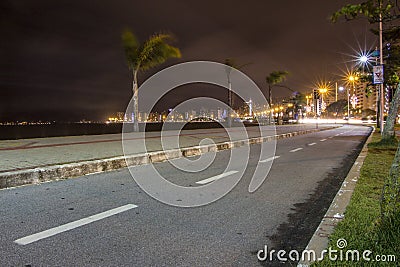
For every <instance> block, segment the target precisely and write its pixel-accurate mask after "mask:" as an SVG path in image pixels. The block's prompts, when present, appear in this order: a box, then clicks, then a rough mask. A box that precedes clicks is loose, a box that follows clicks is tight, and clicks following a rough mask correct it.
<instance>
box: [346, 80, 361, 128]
mask: <svg viewBox="0 0 400 267" xmlns="http://www.w3.org/2000/svg"><path fill="white" fill-rule="evenodd" d="M348 80H349V82H351V83H352V84H353V95H354V90H355V83H356V81H358V77H357V76H355V75H353V74H350V76H349V77H348ZM347 116H348V122H349V121H350V92H349V89H348V88H347Z"/></svg>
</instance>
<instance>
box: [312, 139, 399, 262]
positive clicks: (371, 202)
mask: <svg viewBox="0 0 400 267" xmlns="http://www.w3.org/2000/svg"><path fill="white" fill-rule="evenodd" d="M372 138H373V139H372V142H371V143H370V144H369V145H368V154H367V157H366V158H365V161H364V164H363V166H362V168H361V173H360V178H359V180H358V182H357V185H356V188H355V190H354V193H353V196H352V198H351V201H350V203H349V205H348V206H347V208H346V213H345V218H344V219H343V220H342V221H341V222H340V223H339V224H338V225H337V227H336V228H335V231H334V233H333V234H332V235H331V236H330V242H329V247H330V248H332V249H333V250H338V253H336V255H337V256H338V258H337V260H331V259H329V256H328V255H326V257H325V258H324V260H323V261H320V262H316V263H314V264H313V265H312V266H400V255H399V253H400V215H398V216H396V217H394V218H392V220H391V221H388V222H385V223H384V224H383V223H381V221H380V197H381V193H382V187H383V183H384V180H385V177H386V176H387V175H388V174H389V169H390V166H391V163H392V161H393V158H394V155H395V153H396V149H397V145H396V144H392V145H389V144H387V145H384V146H381V145H379V141H380V134H379V133H374V134H373V137H372ZM339 239H345V240H346V241H347V246H346V247H345V248H343V249H341V250H342V251H343V256H342V257H340V249H339V248H338V246H337V241H338V240H339ZM349 250H357V251H358V252H359V255H360V260H359V261H357V260H356V259H357V257H356V256H354V257H353V256H352V255H351V253H350V252H349V253H348V254H347V255H348V256H347V260H346V253H347V252H348V251H349ZM366 250H370V251H372V253H371V254H370V255H369V256H368V258H370V259H371V261H365V260H363V257H362V253H363V252H364V251H366ZM391 255H394V256H395V258H396V261H395V262H393V261H392V260H393V257H392V256H391ZM340 258H341V260H340ZM389 258H390V259H389ZM353 259H355V260H353ZM384 259H386V260H391V262H388V261H386V262H383V261H382V260H384ZM377 260H379V261H377Z"/></svg>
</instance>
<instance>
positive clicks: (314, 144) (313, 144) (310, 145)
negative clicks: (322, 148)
mask: <svg viewBox="0 0 400 267" xmlns="http://www.w3.org/2000/svg"><path fill="white" fill-rule="evenodd" d="M316 144H317V143H311V144H308V145H309V146H313V145H316Z"/></svg>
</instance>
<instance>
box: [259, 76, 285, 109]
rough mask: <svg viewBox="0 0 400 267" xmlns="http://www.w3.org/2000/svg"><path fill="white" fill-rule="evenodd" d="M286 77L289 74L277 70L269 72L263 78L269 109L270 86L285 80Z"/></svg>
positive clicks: (270, 99) (270, 103) (270, 102)
mask: <svg viewBox="0 0 400 267" xmlns="http://www.w3.org/2000/svg"><path fill="white" fill-rule="evenodd" d="M287 75H289V72H287V71H285V70H278V71H273V72H271V73H270V74H269V75H268V76H267V77H265V81H266V82H267V84H268V104H269V107H270V108H271V107H272V86H274V85H276V84H278V83H281V82H283V81H284V80H286V76H287Z"/></svg>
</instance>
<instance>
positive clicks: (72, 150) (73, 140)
mask: <svg viewBox="0 0 400 267" xmlns="http://www.w3.org/2000/svg"><path fill="white" fill-rule="evenodd" d="M332 126H333V125H328V124H325V125H319V128H320V129H323V128H329V127H332ZM336 126H338V125H336ZM315 128H316V125H315V124H299V125H284V126H277V127H276V134H282V133H289V132H296V131H303V130H312V129H315ZM247 132H248V136H249V138H253V137H258V136H260V133H259V131H258V127H248V128H247ZM241 133H243V132H242V131H240V129H235V128H231V129H230V130H229V135H231V137H230V138H231V141H234V140H239V139H243V135H242V134H241ZM274 134H275V133H274V132H273V131H272V130H271V129H270V128H269V129H268V131H267V135H274ZM163 136H164V138H165V139H164V140H165V141H166V142H165V144H168V148H169V149H171V148H177V146H179V147H180V148H183V147H191V146H196V145H199V142H200V141H201V140H203V139H205V138H209V139H212V140H213V141H214V142H215V143H220V142H226V141H229V136H228V133H227V132H226V131H225V129H199V130H185V131H181V132H180V133H179V132H177V131H166V132H163ZM177 138H179V144H176V145H171V144H173V143H174V142H173V141H176V140H177ZM121 140H122V134H107V135H88V136H66V137H51V138H34V139H20V140H5V141H4V140H3V141H0V159H1V160H0V173H1V172H9V171H15V170H24V169H31V168H36V167H43V166H49V165H56V164H66V163H74V162H81V161H88V160H96V159H106V158H112V157H118V156H122V155H123V149H122V141H121ZM160 140H161V139H160V132H149V133H146V135H145V142H146V150H147V151H143V150H144V149H143V145H142V144H143V141H144V139H143V133H134V134H130V135H129V140H128V144H129V145H130V146H133V147H138V149H137V153H138V154H140V153H144V152H154V151H160V150H163V149H162V146H161V142H160ZM165 144H164V145H165Z"/></svg>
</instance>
